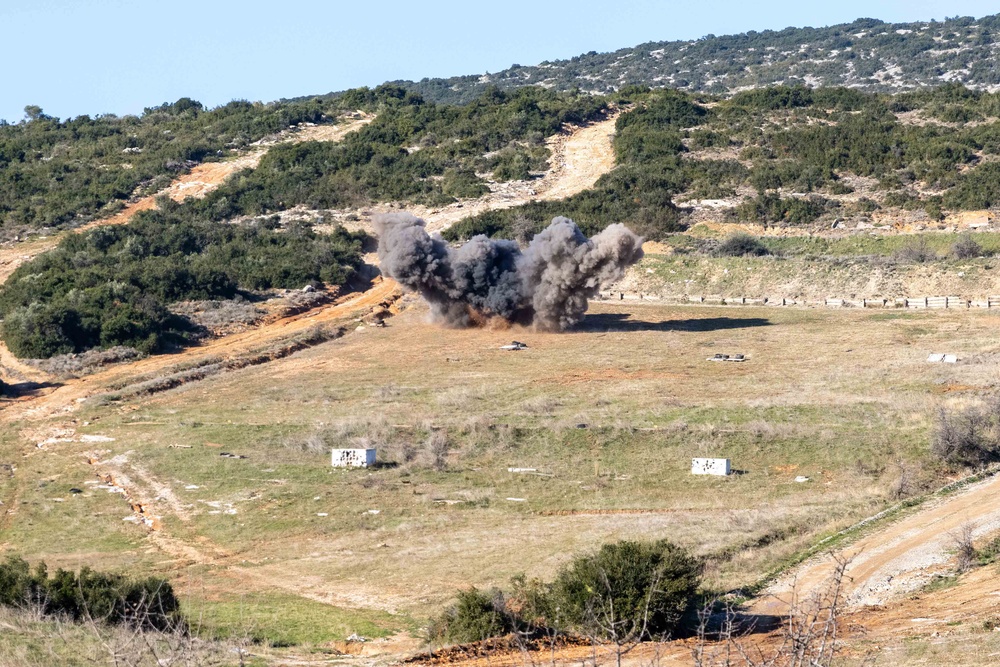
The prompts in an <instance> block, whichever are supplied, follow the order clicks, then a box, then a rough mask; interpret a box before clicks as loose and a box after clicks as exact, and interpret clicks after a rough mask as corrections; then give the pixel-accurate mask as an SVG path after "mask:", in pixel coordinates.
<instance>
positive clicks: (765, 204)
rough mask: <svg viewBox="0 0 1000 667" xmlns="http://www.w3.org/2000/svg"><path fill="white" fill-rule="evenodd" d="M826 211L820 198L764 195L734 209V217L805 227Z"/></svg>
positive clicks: (770, 223) (766, 223) (750, 220)
mask: <svg viewBox="0 0 1000 667" xmlns="http://www.w3.org/2000/svg"><path fill="white" fill-rule="evenodd" d="M825 211H826V206H825V205H824V202H823V200H822V199H821V198H815V197H810V198H808V199H804V198H799V197H779V196H778V195H776V194H773V193H770V192H768V193H765V194H762V195H759V196H758V197H756V198H754V199H750V200H748V201H746V202H744V203H742V204H740V205H739V206H738V207H737V208H736V211H735V213H736V217H737V218H738V219H740V220H743V221H745V222H756V223H761V224H764V225H782V226H783V225H805V224H808V223H810V222H812V221H813V220H815V219H816V218H818V217H819V216H821V215H823V213H824V212H825Z"/></svg>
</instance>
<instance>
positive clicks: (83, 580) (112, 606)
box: [0, 556, 183, 630]
mask: <svg viewBox="0 0 1000 667" xmlns="http://www.w3.org/2000/svg"><path fill="white" fill-rule="evenodd" d="M0 605H4V606H14V607H21V606H29V607H33V608H36V609H38V610H39V611H40V612H41V613H43V614H46V615H58V616H68V617H70V618H72V619H73V620H77V621H78V620H81V619H88V620H95V621H99V622H105V623H111V624H121V625H128V626H130V627H135V628H141V629H151V630H170V629H175V628H177V627H180V626H182V625H183V619H182V617H181V614H180V603H179V602H178V600H177V596H176V595H174V591H173V588H172V587H171V586H170V584H169V583H168V582H167V581H165V580H163V579H159V578H156V577H149V578H146V579H134V578H131V577H127V576H125V575H121V574H110V573H104V572H95V571H94V570H91V569H90V568H87V567H85V568H83V569H82V570H80V572H79V574H77V573H74V572H71V571H68V570H62V569H60V570H57V571H56V572H55V574H54V575H52V576H49V573H48V569H47V568H46V566H45V563H44V562H41V563H39V564H38V565H36V566H35V568H34V569H33V570H32V569H31V567H30V566H29V565H28V563H27V562H26V561H25V560H23V559H22V558H19V557H17V556H8V557H7V559H6V560H5V561H4V562H3V563H0Z"/></svg>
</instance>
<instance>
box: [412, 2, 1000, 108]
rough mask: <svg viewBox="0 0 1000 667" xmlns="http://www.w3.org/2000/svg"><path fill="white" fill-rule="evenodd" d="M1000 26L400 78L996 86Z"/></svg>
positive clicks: (725, 40) (998, 18)
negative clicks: (438, 77) (434, 76)
mask: <svg viewBox="0 0 1000 667" xmlns="http://www.w3.org/2000/svg"><path fill="white" fill-rule="evenodd" d="M998 29H1000V14H998V15H993V16H986V17H983V18H981V19H973V18H971V17H961V18H959V17H956V18H951V19H947V20H945V21H940V22H935V21H920V22H917V23H884V22H882V21H879V20H877V19H867V18H866V19H858V20H857V21H854V22H853V23H845V24H841V25H834V26H829V27H826V28H785V29H784V30H777V31H775V30H764V31H762V32H754V31H750V32H747V33H742V34H739V35H727V36H722V37H717V36H715V35H706V36H705V37H702V38H701V39H697V40H684V41H673V42H650V43H647V44H640V45H638V46H635V47H631V48H625V49H619V50H617V51H613V52H611V53H596V52H594V51H591V52H590V53H586V54H583V55H580V56H576V57H574V58H571V59H569V60H553V61H546V62H542V63H540V64H538V65H532V66H529V65H525V66H522V65H513V66H511V67H510V68H508V69H505V70H503V71H501V72H495V73H484V74H477V75H469V76H455V77H451V78H444V79H422V80H420V81H395V82H393V83H394V84H396V85H401V86H404V87H406V88H407V89H408V90H412V91H414V92H417V93H419V94H420V95H422V96H424V97H425V98H426V99H428V100H434V101H439V102H449V103H463V102H466V101H468V100H470V99H472V98H474V97H475V96H476V95H478V94H480V93H481V92H482V91H483V90H485V89H486V88H487V87H488V86H498V87H500V88H503V89H507V88H515V87H519V86H525V85H537V86H544V87H546V88H552V89H555V90H573V89H577V88H578V89H580V90H583V91H588V92H593V93H595V94H601V95H604V94H608V93H611V92H613V91H615V90H618V89H620V88H622V87H624V86H631V85H643V86H655V87H670V88H679V89H681V90H687V91H691V92H698V93H712V94H717V95H727V94H732V93H735V92H738V91H740V90H746V89H748V88H759V87H761V86H769V85H774V84H788V85H792V84H797V83H798V84H805V85H809V86H849V87H852V88H859V89H862V90H868V91H877V92H898V91H904V90H912V89H915V88H921V87H926V86H935V85H940V84H942V83H946V82H959V83H963V84H965V85H967V86H969V87H972V88H977V89H987V90H993V89H994V88H995V87H996V86H997V85H998V84H1000V72H998V71H997V70H996V67H995V66H994V62H995V61H994V58H995V54H996V50H997V48H998V45H1000V36H998Z"/></svg>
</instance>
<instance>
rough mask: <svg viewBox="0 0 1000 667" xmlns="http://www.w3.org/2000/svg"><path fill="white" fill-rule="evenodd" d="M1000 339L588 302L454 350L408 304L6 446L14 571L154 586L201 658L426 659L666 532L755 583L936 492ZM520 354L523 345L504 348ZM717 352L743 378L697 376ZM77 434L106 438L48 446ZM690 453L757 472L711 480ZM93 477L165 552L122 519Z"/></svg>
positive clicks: (714, 573)
mask: <svg viewBox="0 0 1000 667" xmlns="http://www.w3.org/2000/svg"><path fill="white" fill-rule="evenodd" d="M997 323H998V320H997V316H996V315H995V314H993V313H991V312H987V311H975V310H973V311H947V312H941V311H923V312H902V311H884V312H883V311H871V310H860V309H856V310H838V311H834V310H824V309H797V308H749V307H739V308H737V307H719V308H713V307H664V306H656V305H643V304H636V303H628V304H624V305H622V304H607V303H603V304H602V303H597V304H594V305H593V307H592V310H591V312H590V314H588V316H587V318H586V320H585V321H584V323H583V325H582V326H581V327H580V328H579V329H577V330H575V331H572V332H567V333H562V334H549V333H539V332H533V331H530V330H523V329H517V328H514V329H502V328H484V329H473V330H452V329H444V328H441V327H439V326H437V325H435V324H431V323H428V322H427V321H426V311H425V310H424V308H423V307H422V306H421V305H419V304H415V305H413V306H412V307H410V308H408V309H407V310H404V312H403V313H401V314H400V315H398V316H396V317H394V318H392V319H391V320H389V326H387V327H386V328H384V329H377V328H366V329H364V330H360V331H357V332H354V333H352V334H349V335H347V336H345V337H344V338H341V339H339V340H336V341H331V342H328V343H324V344H322V345H319V346H317V347H315V348H312V349H309V350H306V351H303V352H300V353H298V354H295V355H293V356H291V357H287V358H285V359H282V360H279V361H275V362H272V363H270V364H265V365H263V366H257V367H252V368H246V369H243V370H240V371H235V372H231V373H227V374H223V375H218V376H214V377H210V378H207V379H204V380H201V381H198V382H193V383H190V384H188V385H184V386H182V387H180V388H178V389H175V390H171V391H168V392H164V393H160V394H156V395H154V396H152V397H146V398H142V399H129V400H126V401H122V402H110V403H109V402H107V401H95V400H90V401H88V402H85V403H82V404H81V405H80V407H79V408H78V409H77V410H76V411H75V412H74V413H73V414H71V415H67V416H60V417H57V418H53V419H51V421H50V423H49V424H44V423H43V424H40V423H37V422H34V423H32V424H31V425H30V427H29V425H28V424H26V423H22V424H18V425H13V427H12V428H9V429H6V430H5V431H4V433H3V434H2V435H0V463H8V462H14V463H16V465H17V467H18V471H17V474H16V475H15V477H14V479H7V480H4V479H3V472H4V471H3V469H0V493H2V494H4V495H3V496H0V499H2V500H3V501H4V502H6V503H8V505H10V504H12V503H11V498H12V496H14V495H16V496H17V510H16V512H15V513H14V514H13V515H7V516H6V517H5V518H3V519H0V521H5V522H6V523H5V524H0V529H2V533H0V549H2V550H4V551H10V552H18V553H23V554H26V555H30V556H31V557H32V558H37V559H45V560H46V561H48V562H49V563H50V565H51V566H64V567H78V566H80V565H83V564H89V565H92V566H96V567H103V568H123V569H134V570H136V571H138V572H142V573H158V574H161V575H163V576H166V577H168V578H169V579H171V581H173V582H174V584H175V586H176V587H177V588H178V589H179V591H180V593H181V595H182V596H183V600H184V604H185V605H186V608H187V609H188V610H189V611H190V612H191V613H194V614H195V615H196V616H197V617H198V618H199V619H200V626H201V627H202V628H203V631H204V632H205V633H206V634H208V635H225V634H228V633H239V632H246V631H247V629H248V628H249V629H251V630H252V631H253V633H255V634H256V635H258V636H260V637H263V638H266V639H269V640H270V641H272V642H277V643H292V644H304V645H311V646H324V645H328V644H330V642H335V641H339V640H343V639H344V638H345V637H346V636H347V635H349V634H351V633H355V632H356V633H358V634H361V635H364V636H367V637H373V638H380V637H381V638H384V639H385V640H386V644H387V645H389V644H392V642H393V641H397V642H399V641H402V640H401V639H400V638H403V637H407V636H409V637H419V636H420V634H421V628H422V627H423V626H424V624H425V622H426V621H427V619H428V618H429V617H431V616H433V615H434V614H436V613H438V612H439V611H440V610H441V609H442V608H443V606H444V605H445V604H447V602H448V600H449V599H450V598H451V596H452V595H453V593H454V591H455V590H456V589H458V588H460V587H466V586H469V585H476V586H489V585H494V584H496V585H503V584H505V583H506V582H507V581H508V579H509V578H510V577H511V576H513V575H515V574H517V573H521V572H524V573H526V574H528V575H529V576H537V577H542V578H546V577H549V576H551V575H552V574H553V573H554V572H555V571H556V569H557V568H558V567H559V566H560V565H561V564H563V563H565V562H566V561H567V560H569V559H570V558H572V557H573V556H574V555H576V554H578V553H580V552H581V551H585V550H588V549H593V548H595V547H596V546H597V545H599V544H601V543H603V542H606V541H611V540H615V539H621V538H660V537H668V538H670V539H672V540H675V541H677V542H679V543H681V544H683V545H685V546H688V547H690V548H692V549H693V550H694V551H696V552H697V553H699V554H703V555H706V556H712V557H713V558H712V560H711V561H710V563H711V564H710V568H709V571H708V579H707V581H708V584H709V585H710V586H712V587H714V588H716V589H718V590H731V589H736V588H740V587H745V586H748V585H751V584H753V583H754V582H756V581H757V580H758V578H759V577H761V576H762V575H763V574H765V573H766V572H768V571H770V570H771V569H773V568H774V567H776V566H779V565H780V564H781V563H782V562H784V561H785V560H786V559H789V558H790V557H792V556H793V555H794V554H795V553H796V552H797V551H798V550H800V549H802V548H804V547H806V546H807V545H809V544H811V543H813V542H814V541H815V540H816V539H818V538H819V537H820V536H822V535H825V534H828V533H830V532H832V531H836V530H838V529H841V528H843V527H845V526H847V525H850V524H851V523H852V522H853V521H855V520H857V519H859V518H861V517H864V516H867V515H869V514H872V513H874V512H876V511H878V510H880V509H882V508H884V507H885V506H887V505H888V504H889V503H891V502H893V501H894V500H895V499H896V498H897V497H898V495H899V494H907V493H916V492H918V491H920V490H921V489H922V488H926V487H928V486H930V485H933V484H935V483H937V482H939V481H940V479H941V478H942V477H943V475H944V473H943V471H941V470H939V469H938V468H937V467H936V466H935V465H934V464H933V463H931V462H930V460H929V457H928V452H927V437H928V431H929V428H930V424H931V421H932V417H933V414H934V412H935V410H936V409H937V408H938V407H940V406H942V405H949V404H960V403H963V402H965V401H968V400H971V399H972V398H974V397H975V395H976V394H977V392H979V391H982V390H984V389H985V388H986V387H988V386H990V385H991V384H992V383H993V382H994V378H995V376H996V371H997V368H998V366H1000V354H998V347H997V344H996V342H995V341H996V337H995V331H996V328H997ZM511 338H516V339H518V340H521V341H524V342H526V343H527V344H528V345H529V349H527V350H525V351H521V352H505V351H501V350H499V349H498V347H499V346H500V345H501V344H503V343H506V342H509V340H510V339H511ZM717 352H721V353H743V354H746V355H747V356H748V357H749V360H748V361H747V362H746V363H742V364H735V363H711V362H708V361H706V358H707V357H710V356H711V355H713V354H715V353H717ZM930 352H953V353H956V354H958V355H959V357H960V358H961V359H962V363H959V364H957V365H933V364H928V363H926V362H925V359H926V357H927V354H928V353H930ZM67 425H69V426H72V428H74V429H75V430H76V431H77V433H78V434H80V435H100V436H107V437H111V438H114V440H113V441H111V442H67V443H55V444H50V445H47V446H46V447H45V448H44V449H39V448H38V447H36V444H37V442H39V441H40V440H41V439H42V438H43V436H45V435H46V431H45V429H46V428H48V427H50V426H51V427H64V426H67ZM77 439H79V438H77ZM317 443H319V444H317ZM338 444H340V445H342V446H363V445H374V446H376V447H378V449H379V458H380V460H381V461H382V462H383V464H382V465H380V466H379V467H378V468H375V469H371V470H351V471H343V470H334V469H332V468H331V467H330V466H329V460H328V457H329V454H328V449H327V447H329V446H336V445H338ZM224 452H225V453H230V454H235V455H238V456H243V457H246V458H229V457H223V456H221V455H220V454H222V453H224ZM693 456H722V457H729V458H731V459H732V461H733V466H734V467H735V468H736V469H737V470H738V471H739V474H737V475H734V476H731V477H729V478H724V479H719V478H704V477H693V476H691V475H690V474H689V467H690V458H691V457H693ZM509 467H520V468H534V469H536V471H537V473H539V474H531V473H521V474H519V473H511V472H508V468H509ZM98 474H101V475H108V474H110V475H112V476H113V477H114V479H115V480H116V481H117V482H120V483H122V484H123V485H125V486H127V487H128V488H130V489H131V490H132V491H133V495H134V496H137V497H141V498H142V499H143V501H144V504H145V505H146V510H147V511H148V512H149V513H150V514H152V515H155V516H158V517H160V520H159V529H158V530H154V531H149V530H148V529H146V528H144V527H141V526H137V525H135V524H134V523H131V522H129V521H123V518H126V517H128V516H131V515H132V512H130V510H129V507H128V504H127V503H125V502H124V501H123V499H122V497H121V496H120V494H117V493H110V492H109V491H108V490H106V489H99V488H97V487H98V486H100V485H99V484H95V483H94V482H100V481H101V480H100V479H99V478H98V477H97V475H98ZM800 476H801V477H808V478H809V479H808V481H806V482H796V481H795V479H796V477H800ZM87 482H91V483H90V484H87ZM71 488H78V489H81V490H82V491H83V493H71V492H70V489H71ZM406 641H411V642H412V641H413V640H406Z"/></svg>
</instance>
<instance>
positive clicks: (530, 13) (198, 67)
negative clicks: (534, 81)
mask: <svg viewBox="0 0 1000 667" xmlns="http://www.w3.org/2000/svg"><path fill="white" fill-rule="evenodd" d="M997 12H1000V5H998V4H997V3H996V2H985V1H975V0H969V1H966V0H948V1H947V2H945V1H941V0H938V1H923V0H905V1H898V2H877V1H868V2H860V1H857V0H840V1H838V2H810V1H808V0H786V1H782V2H779V1H768V0H693V1H692V0H685V1H683V2H678V1H675V0H660V1H656V0H600V1H596V0H576V1H575V2H544V1H539V0H533V1H526V0H507V1H505V2H475V1H474V0H465V1H464V2H458V1H453V0H447V1H441V2H433V1H425V2H413V1H411V2H397V1H393V0H381V1H380V0H349V1H346V2H342V1H338V0H330V1H327V2H322V1H320V0H299V1H298V2H264V1H261V0H239V1H237V0H198V1H192V0H173V1H171V2H163V1H162V0H128V1H127V0H0V26H3V34H4V38H3V40H2V42H0V57H2V61H0V62H2V65H0V67H2V70H0V71H2V77H0V118H6V119H7V120H9V121H11V122H14V121H18V120H20V119H21V118H22V117H23V115H24V114H23V109H24V106H25V105H27V104H37V105H39V106H41V107H42V108H43V109H44V110H45V112H46V113H48V114H50V115H54V116H59V117H62V118H66V117H68V116H77V115H80V114H91V115H96V114H99V113H117V114H125V113H138V112H141V111H142V109H143V108H144V107H147V106H153V105H156V104H160V103H162V102H166V101H171V102H172V101H174V100H176V99H177V98H179V97H184V96H188V97H193V98H195V99H197V100H200V101H201V102H203V103H204V104H206V105H209V106H216V105H219V104H224V103H226V102H228V101H230V100H232V99H239V98H243V99H249V100H264V101H269V100H274V99H278V98H282V97H296V96H300V95H310V94H316V93H325V92H330V91H334V90H343V89H345V88H351V87H355V86H362V85H370V86H374V85H377V84H379V83H382V82H383V81H386V80H391V79H420V78H423V77H425V76H429V77H435V76H451V75H456V74H476V73H480V72H484V71H491V72H495V71H499V70H502V69H505V68H506V67H509V66H510V65H511V64H512V63H519V64H522V65H531V64H535V63H538V62H541V61H543V60H555V59H559V58H568V57H571V56H574V55H578V54H580V53H585V52H587V51H612V50H615V49H618V48H622V47H627V46H634V45H635V44H640V43H642V42H647V41H658V40H672V39H693V38H697V37H701V36H703V35H706V34H708V33H714V34H716V35H724V34H731V33H737V32H745V31H747V30H764V29H768V28H771V29H781V28H785V27H788V26H798V27H801V26H807V25H808V26H822V25H831V24H835V23H845V22H850V21H853V20H854V19H856V18H860V17H871V18H879V19H882V20H885V21H891V22H895V21H918V20H927V19H931V18H935V19H943V18H945V17H946V16H956V15H961V16H975V17H980V16H984V15H987V14H993V13H997Z"/></svg>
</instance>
